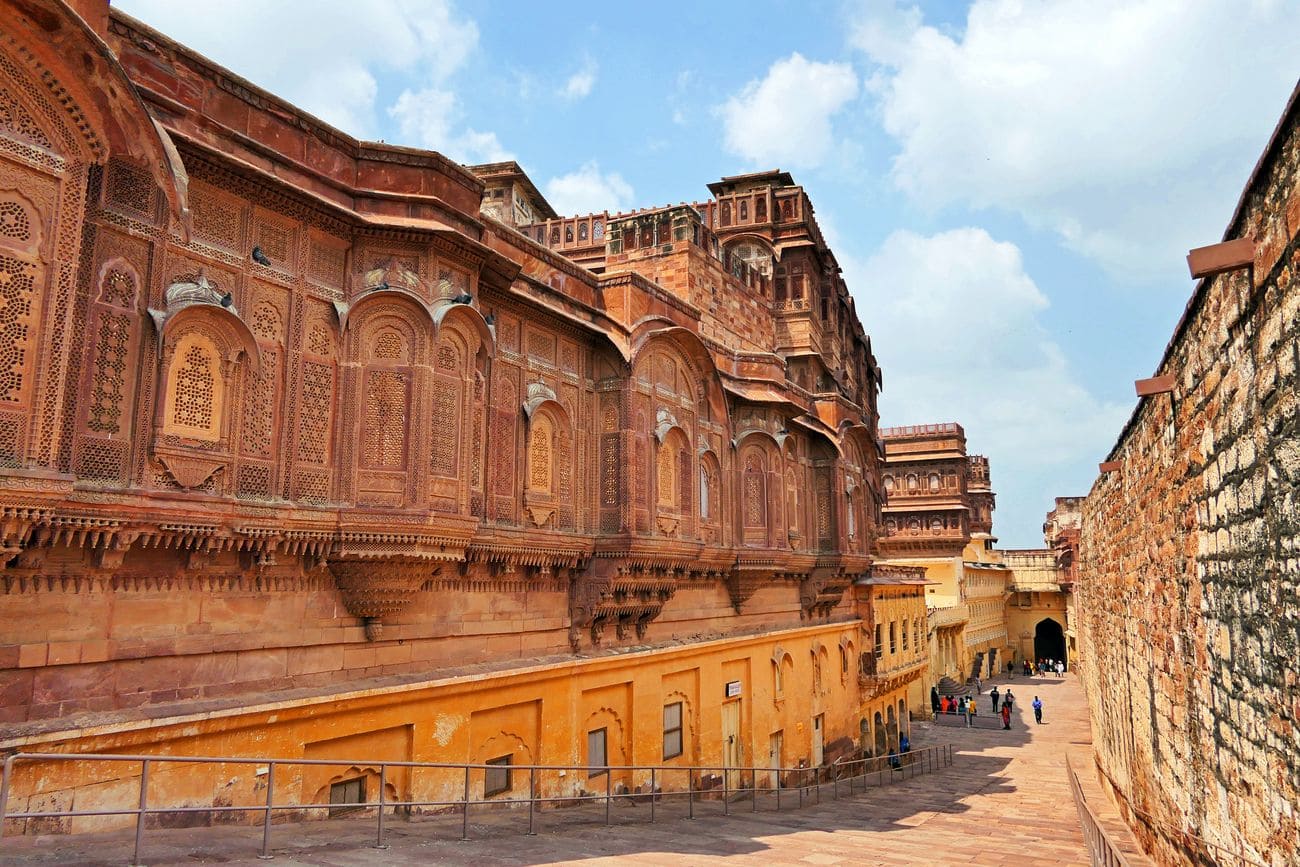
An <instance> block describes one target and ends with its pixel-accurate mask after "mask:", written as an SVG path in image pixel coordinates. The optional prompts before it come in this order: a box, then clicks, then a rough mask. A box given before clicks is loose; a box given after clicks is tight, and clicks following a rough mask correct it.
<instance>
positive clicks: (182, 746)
mask: <svg viewBox="0 0 1300 867" xmlns="http://www.w3.org/2000/svg"><path fill="white" fill-rule="evenodd" d="M860 642H861V629H860V624H859V623H858V622H856V621H853V622H848V623H838V624H833V625H825V626H816V627H808V628H800V629H790V630H782V631H777V632H771V633H768V634H765V635H761V636H751V637H745V638H732V639H725V640H719V641H709V642H701V643H698V644H694V645H692V646H689V647H677V648H666V649H660V650H650V651H643V652H637V653H624V654H619V655H614V656H605V657H599V658H591V659H578V660H573V661H565V662H561V663H556V664H552V665H541V666H536V667H530V668H520V669H513V670H509V671H503V672H498V673H494V674H489V675H473V676H465V677H457V678H449V679H445V680H438V681H433V682H428V683H424V684H419V685H407V686H394V687H387V688H381V689H373V690H368V691H363V692H356V693H349V694H343V695H334V696H331V697H329V698H321V699H306V700H298V701H284V702H280V703H277V704H274V705H264V706H261V707H256V708H247V709H240V710H232V711H229V712H215V713H211V714H207V715H195V716H191V717H177V718H173V719H169V720H159V721H155V722H154V723H153V724H151V725H148V726H144V725H131V724H123V725H118V726H113V727H105V728H103V729H100V730H93V729H92V730H87V731H86V733H85V734H84V735H83V736H80V737H77V738H74V739H53V740H42V739H40V738H29V739H27V740H26V741H25V742H22V743H18V742H14V741H9V742H6V743H3V744H0V748H4V749H19V750H23V751H29V752H30V751H38V750H39V751H54V752H78V753H87V752H99V753H142V754H149V755H195V756H198V755H211V756H223V757H239V756H244V757H258V756H261V757H272V758H285V759H293V758H328V759H357V760H361V761H357V762H352V763H348V764H344V765H340V766H338V767H302V766H299V767H293V766H283V767H279V768H277V772H276V773H277V781H276V794H275V796H276V800H277V801H284V802H287V803H302V802H307V801H313V800H315V801H320V800H328V786H329V784H330V783H331V782H337V781H339V780H342V779H349V778H355V777H358V776H365V777H367V793H368V795H369V796H370V797H372V798H373V797H375V794H376V792H377V783H378V764H379V762H382V761H385V760H387V761H418V762H486V761H488V760H490V759H495V758H499V757H501V756H504V755H509V756H511V759H512V762H513V764H516V765H519V764H530V763H531V764H537V763H546V764H558V765H583V764H586V763H587V762H588V761H589V757H588V755H587V733H588V732H590V731H593V730H595V729H600V728H604V729H605V730H606V734H607V743H608V762H609V764H611V765H630V764H638V765H665V766H673V767H679V768H683V769H684V768H686V767H689V766H691V765H706V766H709V765H711V766H713V767H714V768H715V769H718V768H720V766H721V764H722V762H723V735H724V733H723V717H724V712H723V705H724V704H725V703H728V702H732V701H734V702H737V703H738V704H739V706H740V712H739V730H738V732H736V734H737V736H738V737H739V740H740V756H739V757H740V763H741V764H742V765H744V766H751V765H752V766H756V767H762V768H768V767H771V766H772V764H773V763H774V761H775V762H777V763H779V764H780V765H782V766H785V767H796V766H799V765H800V764H810V763H812V760H813V736H814V735H813V730H814V722H813V720H814V718H815V717H817V716H819V715H820V716H821V717H822V732H823V742H824V752H825V759H826V761H828V762H830V761H833V760H834V759H835V758H836V756H838V755H840V754H843V753H847V752H849V751H851V750H853V749H856V748H857V747H858V746H859V744H858V738H859V736H860V732H861V722H860V720H861V717H860V709H861V696H860V688H859V680H858V676H857V670H856V667H855V666H854V665H852V664H850V665H849V666H848V669H847V671H846V670H844V667H843V666H842V663H841V658H840V655H839V649H840V647H841V646H843V647H844V649H845V653H846V654H847V657H848V659H849V660H850V661H851V660H853V659H855V658H856V653H857V652H858V647H859V646H860ZM909 644H910V642H909ZM774 660H781V664H782V665H783V666H785V671H784V677H783V681H784V683H783V689H782V690H781V692H780V693H779V694H777V693H776V692H775V678H774V674H773V669H774V666H775V662H774ZM818 667H820V673H818V671H817V669H818ZM734 681H738V682H739V684H740V687H739V692H740V694H739V696H738V697H735V698H732V699H728V698H727V697H726V685H727V683H728V682H734ZM889 698H893V699H894V701H895V702H896V698H895V697H883V696H882V697H880V698H878V699H877V702H878V703H879V702H884V701H886V700H888V699H889ZM677 702H680V703H681V704H682V711H683V713H682V728H683V731H682V743H683V752H682V754H681V755H680V756H678V757H675V758H669V759H665V758H664V737H663V735H664V733H663V712H664V706H665V705H666V704H674V703H677ZM882 706H883V704H882ZM775 732H781V741H782V744H783V755H781V756H779V757H775V758H774V757H772V756H770V755H769V749H770V747H771V744H772V735H773V734H774V733H775ZM255 770H257V767H256V766H252V765H243V766H240V765H221V766H202V765H166V764H162V765H159V766H157V767H155V768H154V769H153V771H152V773H151V783H150V789H149V793H150V801H151V803H155V804H158V805H163V804H178V805H179V804H185V805H193V806H205V805H211V804H213V803H223V804H236V805H238V804H248V805H252V804H259V803H265V798H266V790H265V781H266V775H265V774H264V773H263V774H261V775H258V774H256V773H255ZM263 770H264V768H263ZM686 773H687V772H686V771H685V770H683V771H681V772H680V773H678V774H672V773H660V774H659V775H658V779H657V782H658V784H659V785H660V786H661V787H662V788H664V789H684V788H685V787H686V785H687V782H686ZM717 775H718V770H714V771H712V772H710V771H705V772H703V773H701V772H696V773H695V775H694V776H695V785H703V786H704V787H708V786H709V785H711V784H717V785H721V782H720V780H718V779H716V778H717ZM710 777H713V778H714V779H713V780H710V779H709V778H710ZM649 778H650V773H649V771H648V770H646V771H614V772H613V776H612V778H611V784H612V786H613V787H614V790H615V791H618V790H619V788H620V787H627V788H628V789H635V788H636V787H638V786H642V787H644V786H647V785H648V784H649ZM387 779H388V782H389V785H390V787H391V788H390V790H389V791H388V797H390V798H392V797H395V796H398V795H400V796H401V797H403V798H408V797H412V798H415V799H427V800H447V801H450V800H454V799H458V798H460V797H462V794H463V787H464V772H463V770H431V769H416V770H398V769H394V770H392V771H390V772H389V774H388V777H387ZM471 779H472V784H471V788H472V790H471V797H481V796H482V793H483V779H484V778H483V772H482V771H475V772H473V773H472V775H471ZM38 780H39V788H40V791H41V792H42V795H41V796H40V797H38V798H30V797H29V795H30V793H31V792H32V791H33V787H34V786H35V785H36V784H37V781H38ZM138 780H139V765H135V764H126V765H112V764H107V763H94V762H78V763H75V764H74V763H43V764H40V765H34V764H26V765H20V766H19V772H18V774H17V776H16V777H15V783H14V789H13V796H12V800H11V802H10V808H11V809H15V810H22V809H37V808H38V807H41V806H42V805H43V806H45V807H51V806H55V805H57V806H60V807H62V808H65V809H70V808H75V807H76V805H77V803H91V802H93V803H94V804H95V805H96V807H97V808H99V809H110V808H111V807H112V806H114V805H118V804H120V805H123V806H131V805H133V804H134V803H135V799H136V797H137V793H138V788H137V787H138ZM761 780H762V778H761V779H760V782H761ZM537 785H538V789H539V792H540V793H543V794H547V795H575V794H579V793H581V792H584V791H588V792H600V793H603V792H604V790H605V785H606V783H605V779H604V777H603V776H599V777H592V778H588V775H587V773H586V772H585V771H581V770H569V771H567V772H566V773H564V774H563V775H561V774H560V773H559V772H543V773H540V774H539V776H538V779H537ZM527 786H528V783H527V774H526V773H521V772H518V771H516V772H514V774H513V775H512V789H511V791H510V792H506V793H502V794H501V795H498V796H496V797H499V798H508V797H512V796H514V797H518V796H520V795H522V794H523V793H524V792H526V791H527ZM314 815H315V816H317V817H319V816H320V815H321V814H320V812H319V811H317V812H316V813H315V814H314ZM128 823H129V822H128V820H127V819H124V818H121V817H116V818H111V817H110V818H103V819H90V818H87V819H77V820H74V822H73V823H72V824H71V825H60V826H58V829H59V830H72V831H78V832H80V831H89V830H96V829H103V828H109V827H121V826H123V825H124V824H128ZM46 827H47V828H48V826H46Z"/></svg>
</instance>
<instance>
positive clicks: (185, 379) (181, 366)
mask: <svg viewBox="0 0 1300 867" xmlns="http://www.w3.org/2000/svg"><path fill="white" fill-rule="evenodd" d="M225 399H226V389H225V382H224V381H223V379H222V375H221V369H220V354H219V353H218V352H217V348H216V346H215V345H213V343H212V341H211V340H210V339H209V338H207V337H206V336H204V335H202V334H199V333H190V334H187V335H185V336H184V337H182V338H181V339H180V340H178V341H177V342H176V346H175V349H174V350H173V351H172V357H171V365H170V367H169V369H168V371H167V402H166V409H165V416H164V418H165V420H164V423H163V432H164V433H165V434H169V435H172V436H180V437H186V438H188V439H196V440H205V441H208V442H217V441H218V440H220V439H221V419H222V411H223V409H224V405H225Z"/></svg>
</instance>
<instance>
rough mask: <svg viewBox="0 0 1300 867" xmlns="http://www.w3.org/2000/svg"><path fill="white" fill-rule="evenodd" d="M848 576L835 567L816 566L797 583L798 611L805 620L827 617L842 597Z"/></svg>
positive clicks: (847, 584) (847, 583)
mask: <svg viewBox="0 0 1300 867" xmlns="http://www.w3.org/2000/svg"><path fill="white" fill-rule="evenodd" d="M849 583H850V579H849V576H848V575H847V574H845V573H844V571H843V570H841V569H837V568H828V567H818V568H816V569H813V570H812V572H811V573H809V575H808V577H807V578H805V579H803V581H801V582H800V583H799V611H800V614H801V615H802V616H803V618H804V619H805V620H812V619H815V618H818V617H829V616H830V613H831V611H833V610H834V609H835V606H836V605H839V604H840V600H841V599H842V598H844V591H845V590H847V589H848V586H849Z"/></svg>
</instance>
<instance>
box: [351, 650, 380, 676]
mask: <svg viewBox="0 0 1300 867" xmlns="http://www.w3.org/2000/svg"><path fill="white" fill-rule="evenodd" d="M375 659H376V655H375V648H373V647H348V648H345V649H344V650H343V667H344V668H345V669H347V670H348V671H355V670H356V669H359V668H369V667H370V666H372V665H374V664H375Z"/></svg>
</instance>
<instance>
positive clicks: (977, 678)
mask: <svg viewBox="0 0 1300 867" xmlns="http://www.w3.org/2000/svg"><path fill="white" fill-rule="evenodd" d="M983 688H984V685H983V684H981V683H980V676H979V675H978V674H977V675H975V694H976V695H979V694H980V691H981V690H982V689H983Z"/></svg>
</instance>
